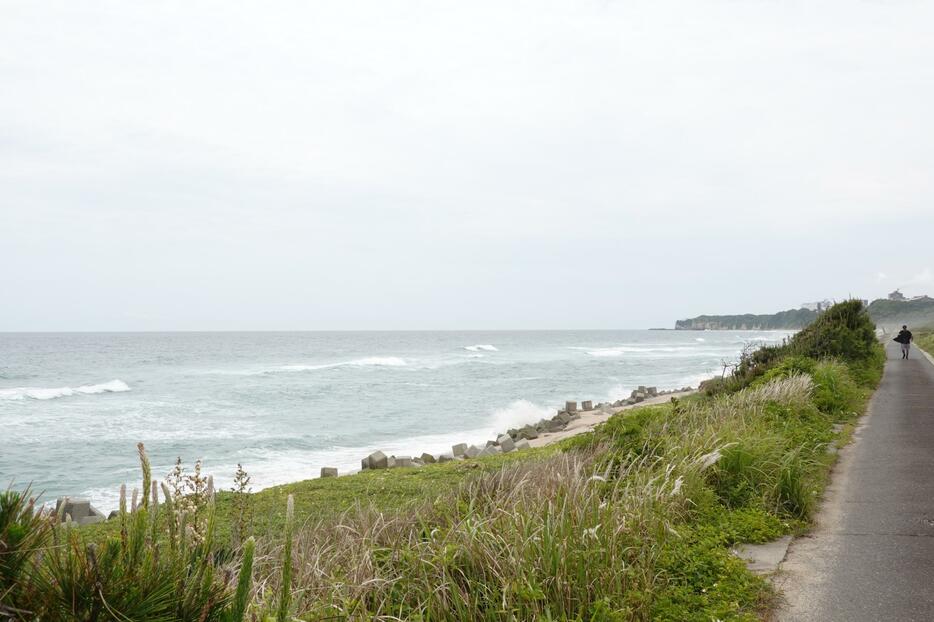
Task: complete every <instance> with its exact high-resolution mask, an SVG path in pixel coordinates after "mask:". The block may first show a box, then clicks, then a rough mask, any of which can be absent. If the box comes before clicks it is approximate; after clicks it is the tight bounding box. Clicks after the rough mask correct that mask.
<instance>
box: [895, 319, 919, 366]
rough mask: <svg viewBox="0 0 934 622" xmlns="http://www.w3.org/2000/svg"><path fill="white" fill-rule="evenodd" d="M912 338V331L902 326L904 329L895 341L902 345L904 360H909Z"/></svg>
mask: <svg viewBox="0 0 934 622" xmlns="http://www.w3.org/2000/svg"><path fill="white" fill-rule="evenodd" d="M913 338H914V337H912V334H911V331H910V330H908V327H907V326H902V329H901V330H900V331H899V332H898V336H897V337H895V341H897V342H898V343H900V344H902V358H903V359H906V358H908V351H909V350H911V340H912V339H913Z"/></svg>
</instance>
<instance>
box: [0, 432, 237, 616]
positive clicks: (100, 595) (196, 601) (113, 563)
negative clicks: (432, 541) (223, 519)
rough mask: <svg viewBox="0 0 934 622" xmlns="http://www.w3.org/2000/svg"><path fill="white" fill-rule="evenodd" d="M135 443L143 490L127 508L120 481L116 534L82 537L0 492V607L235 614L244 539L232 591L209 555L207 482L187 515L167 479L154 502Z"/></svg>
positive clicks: (37, 611)
mask: <svg viewBox="0 0 934 622" xmlns="http://www.w3.org/2000/svg"><path fill="white" fill-rule="evenodd" d="M138 450H139V457H140V466H141V469H142V473H143V490H144V491H147V492H146V493H144V494H143V495H142V497H141V498H140V503H138V504H134V505H135V506H136V507H135V511H132V512H131V511H128V509H127V504H126V494H125V488H124V489H123V492H122V494H121V503H120V517H119V521H120V526H121V528H120V532H119V536H116V537H113V538H110V539H108V540H106V541H104V542H103V543H95V542H86V541H84V540H83V539H82V537H81V534H80V533H79V530H77V529H75V528H74V527H72V526H71V524H70V523H62V522H61V516H60V515H53V514H52V513H50V512H43V511H40V510H38V509H37V508H35V507H34V506H33V503H32V502H31V501H27V497H26V495H25V494H22V493H17V492H13V491H7V492H5V493H3V494H0V614H2V615H4V616H6V617H8V618H12V619H16V620H20V619H21V620H43V621H48V622H58V621H61V622H65V621H73V620H89V621H96V620H119V621H126V620H140V621H143V620H145V621H154V622H155V621H160V622H161V621H166V622H173V621H178V622H181V621H189V620H191V621H194V620H197V621H199V622H215V621H216V622H242V620H244V619H245V615H246V613H247V611H248V609H249V601H250V592H251V583H252V576H253V547H254V543H253V541H252V540H249V541H247V543H246V545H245V546H244V550H243V556H242V559H241V560H240V563H239V574H238V577H237V582H236V590H235V591H234V589H233V588H234V585H233V584H232V577H233V569H234V567H236V565H237V564H236V560H235V559H232V558H230V557H229V556H228V559H227V563H224V562H223V561H221V557H219V556H218V555H217V550H216V547H215V542H214V532H215V521H216V515H215V507H214V500H213V493H212V492H211V490H210V486H208V489H207V491H206V493H205V495H204V497H203V498H202V501H203V505H202V506H200V507H197V508H194V511H193V512H192V513H191V514H190V515H189V514H187V513H186V511H185V510H184V509H179V503H178V499H177V498H173V496H172V495H171V494H170V493H169V489H168V487H165V488H164V491H165V493H166V496H165V499H164V503H163V504H161V506H160V504H159V503H158V494H157V493H156V489H155V488H154V487H153V486H152V482H151V470H150V466H149V460H148V458H147V456H146V452H145V449H144V447H143V446H142V444H140V445H139V447H138ZM149 491H152V495H151V498H150V494H148V493H149ZM185 507H190V506H185Z"/></svg>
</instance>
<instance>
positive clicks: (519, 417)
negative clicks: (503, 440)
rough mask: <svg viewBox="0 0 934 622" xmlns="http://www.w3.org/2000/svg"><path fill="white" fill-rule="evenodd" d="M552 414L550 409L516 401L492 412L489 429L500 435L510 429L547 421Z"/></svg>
mask: <svg viewBox="0 0 934 622" xmlns="http://www.w3.org/2000/svg"><path fill="white" fill-rule="evenodd" d="M553 414H554V413H553V412H552V411H551V409H548V408H545V407H543V406H539V405H538V404H533V403H532V402H530V401H528V400H516V401H514V402H512V403H511V404H509V406H507V407H505V408H498V409H496V410H494V411H493V414H492V415H491V417H490V427H491V428H492V429H493V430H494V431H496V433H502V432H505V431H506V430H508V429H510V428H517V427H521V426H523V425H525V424H527V423H535V422H536V421H538V420H539V419H547V418H548V417H550V416H551V415H553Z"/></svg>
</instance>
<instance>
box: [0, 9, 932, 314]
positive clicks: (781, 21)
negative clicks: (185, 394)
mask: <svg viewBox="0 0 934 622" xmlns="http://www.w3.org/2000/svg"><path fill="white" fill-rule="evenodd" d="M932 115H934V3H930V2H912V1H904V2H902V1H875V2H859V1H854V0H847V1H845V2H804V1H793V0H778V1H775V2H757V1H752V0H743V1H735V0H734V1H724V2H720V1H699V0H689V1H688V0H686V1H684V2H666V1H663V0H649V1H645V2H641V1H638V2H633V1H613V0H601V1H588V0H569V1H567V2H543V1H542V0H535V1H529V2H504V1H503V0H496V1H492V2H486V1H478V0H470V1H469V2H464V1H458V2H442V1H438V0H431V1H426V2H415V1H407V2H393V1H387V0H378V1H374V2H353V1H346V2H345V1H334V2H318V1H307V0H303V1H301V2H286V1H277V2H232V1H230V0H225V1H219V2H195V1H192V0H185V1H180V2H168V1H167V2H149V1H146V2H130V1H120V2H117V1H115V2H91V1H86V2H72V1H63V2H48V1H44V0H23V1H21V2H19V1H18V2H13V1H9V0H0V216H2V218H0V292H2V300H0V330H8V331H18V330H192V329H208V330H210V329H216V330H235V329H264V330H265V329H270V330H275V329H434V328H455V329H456V328H478V329H483V328H630V327H632V328H638V327H649V326H671V325H673V323H674V321H675V320H676V319H678V318H682V317H688V316H693V315H697V314H700V313H738V312H758V313H765V312H773V311H777V310H780V309H785V308H790V307H796V306H798V304H799V303H802V302H806V301H811V300H817V299H822V298H843V297H846V296H848V295H856V296H860V297H867V298H869V297H876V296H878V295H882V294H885V293H887V292H888V291H890V290H892V289H893V288H895V287H899V286H900V287H902V288H903V290H904V291H905V292H906V293H908V294H919V293H924V292H929V293H934V273H932V269H934V184H932V171H934V119H932Z"/></svg>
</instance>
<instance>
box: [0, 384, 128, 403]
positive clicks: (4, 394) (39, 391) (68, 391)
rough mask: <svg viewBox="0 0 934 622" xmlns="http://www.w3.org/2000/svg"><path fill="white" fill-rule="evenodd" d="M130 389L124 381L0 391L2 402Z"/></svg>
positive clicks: (48, 398) (50, 398) (51, 398)
mask: <svg viewBox="0 0 934 622" xmlns="http://www.w3.org/2000/svg"><path fill="white" fill-rule="evenodd" d="M129 390H130V387H129V386H127V383H125V382H123V381H122V380H111V381H110V382H104V383H101V384H85V385H81V386H80V387H58V388H43V387H18V388H15V389H0V399H2V400H24V399H32V400H54V399H55V398H58V397H71V396H72V395H98V394H100V393H123V392H124V391H129Z"/></svg>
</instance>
